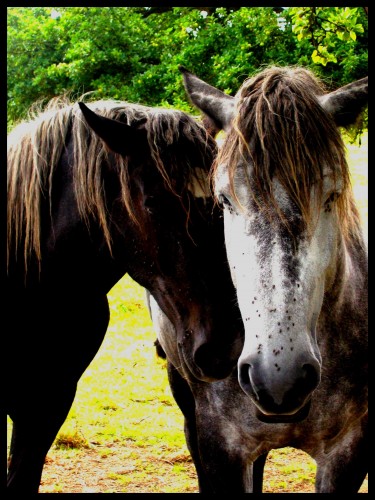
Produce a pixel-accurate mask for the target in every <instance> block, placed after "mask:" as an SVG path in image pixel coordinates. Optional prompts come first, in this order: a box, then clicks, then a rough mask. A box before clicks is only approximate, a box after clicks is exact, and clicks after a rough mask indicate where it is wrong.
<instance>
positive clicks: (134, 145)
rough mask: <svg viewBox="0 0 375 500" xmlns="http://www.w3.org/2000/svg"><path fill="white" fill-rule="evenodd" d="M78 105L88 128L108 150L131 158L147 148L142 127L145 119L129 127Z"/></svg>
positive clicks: (83, 105) (145, 133)
mask: <svg viewBox="0 0 375 500" xmlns="http://www.w3.org/2000/svg"><path fill="white" fill-rule="evenodd" d="M78 105H79V107H80V109H81V111H82V114H83V116H84V117H85V120H86V122H87V124H88V125H89V127H91V128H92V129H93V131H94V132H95V133H96V134H97V135H98V136H99V137H100V138H101V139H102V141H103V142H104V143H105V144H106V146H107V147H108V149H110V150H111V151H114V152H115V153H119V154H121V155H122V156H133V155H135V154H137V153H138V154H139V153H140V152H142V151H144V148H145V147H146V146H147V132H146V130H145V128H144V127H142V125H143V123H144V122H145V121H146V119H145V120H141V121H138V122H137V124H136V125H135V126H130V125H126V124H125V123H122V122H120V121H118V120H112V118H107V117H105V116H101V115H99V114H97V113H95V112H94V111H92V110H91V109H90V108H88V107H87V106H86V104H84V103H83V102H79V103H78Z"/></svg>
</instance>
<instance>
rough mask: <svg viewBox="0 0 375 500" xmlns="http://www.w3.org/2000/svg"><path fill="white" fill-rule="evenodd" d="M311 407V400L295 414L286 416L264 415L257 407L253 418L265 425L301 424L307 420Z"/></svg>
mask: <svg viewBox="0 0 375 500" xmlns="http://www.w3.org/2000/svg"><path fill="white" fill-rule="evenodd" d="M310 407H311V399H309V401H308V402H307V403H306V404H305V405H304V406H302V408H300V409H299V410H297V411H296V412H295V413H292V414H288V415H275V414H266V413H263V412H262V411H261V410H260V409H259V408H258V407H257V406H256V411H255V416H256V417H257V419H258V420H260V421H261V422H265V423H266V424H287V423H291V422H294V423H295V422H301V421H302V420H305V418H307V416H308V414H309V412H310Z"/></svg>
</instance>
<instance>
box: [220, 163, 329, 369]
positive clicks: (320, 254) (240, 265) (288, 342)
mask: <svg viewBox="0 0 375 500" xmlns="http://www.w3.org/2000/svg"><path fill="white" fill-rule="evenodd" d="M234 181H235V190H236V195H237V198H238V201H236V200H234V199H233V198H231V197H230V194H229V193H230V190H229V181H228V176H227V174H226V172H225V169H224V168H223V167H219V169H218V171H217V176H216V183H215V190H216V195H217V196H218V197H220V195H222V194H224V195H225V196H226V198H227V199H229V201H230V202H231V205H232V208H230V207H229V208H228V207H226V208H225V210H224V227H225V242H226V248H227V256H228V261H229V264H230V269H231V273H232V279H233V282H234V284H235V286H236V289H237V297H238V303H239V307H240V310H241V315H242V319H243V322H244V326H245V344H244V348H243V352H242V355H241V358H240V359H243V358H246V357H249V356H254V355H255V354H257V355H258V356H259V359H260V358H262V362H263V363H266V364H267V363H268V362H269V363H270V369H271V368H272V370H273V372H271V375H270V376H272V373H274V371H275V370H276V372H277V370H278V369H281V368H280V367H282V368H283V369H285V368H287V367H288V366H289V364H292V363H293V358H294V356H298V355H301V353H306V352H309V353H311V354H312V355H313V356H314V357H316V358H319V357H320V355H319V352H318V348H317V345H316V342H315V338H314V331H315V326H316V322H317V319H318V317H319V313H320V309H321V305H322V300H323V296H324V291H325V289H326V287H327V286H329V284H330V280H331V279H332V276H333V273H334V265H335V261H336V259H335V256H336V253H335V249H336V238H337V230H336V229H335V223H334V216H333V215H332V213H331V212H329V211H326V210H325V208H324V206H323V205H322V206H321V207H317V208H318V209H317V214H318V216H317V218H316V220H315V221H314V230H313V232H312V235H311V237H307V235H306V234H303V235H301V236H302V238H300V239H299V241H298V250H297V253H295V254H293V255H292V252H291V250H290V249H291V246H288V245H286V244H285V237H286V235H285V232H284V234H283V237H281V236H280V234H278V231H277V230H276V229H275V228H272V227H271V226H270V222H269V221H268V220H267V218H266V217H265V216H263V215H260V214H259V212H257V213H255V212H254V209H253V208H252V203H250V200H251V199H252V194H251V192H250V190H249V187H248V182H247V181H246V179H244V178H243V175H241V169H238V173H236V176H235V179H234ZM273 189H274V193H275V197H276V199H277V200H278V204H279V207H280V209H281V211H283V212H284V211H285V209H288V208H290V207H289V203H290V202H289V200H288V197H287V195H286V192H285V190H284V189H283V188H282V186H281V185H280V184H279V182H278V181H277V180H275V181H274V185H273ZM331 189H332V181H331V180H330V178H329V177H328V176H327V180H326V181H325V186H324V195H323V200H324V199H326V198H325V197H326V196H327V195H328V194H329V192H330V190H331ZM288 263H289V266H291V267H293V266H294V268H295V271H296V272H295V274H293V273H291V270H290V269H288ZM303 355H305V354H303ZM267 360H268V361H267ZM275 376H276V375H275Z"/></svg>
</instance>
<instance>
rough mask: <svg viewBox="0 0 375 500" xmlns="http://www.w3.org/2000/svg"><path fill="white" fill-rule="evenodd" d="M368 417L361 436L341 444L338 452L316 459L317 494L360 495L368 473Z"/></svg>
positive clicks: (363, 424)
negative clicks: (359, 492) (359, 491)
mask: <svg viewBox="0 0 375 500" xmlns="http://www.w3.org/2000/svg"><path fill="white" fill-rule="evenodd" d="M366 429H367V417H366V422H363V423H362V429H361V430H360V436H357V438H356V439H353V438H351V439H350V438H349V439H347V440H345V437H344V440H345V442H344V443H340V444H339V445H338V446H337V449H336V450H332V451H330V453H329V455H327V457H325V458H324V460H322V459H320V458H319V459H316V462H317V473H316V481H315V491H316V493H349V494H350V493H358V490H359V489H360V487H361V486H362V483H363V481H364V480H365V478H366V474H367V472H368V436H367V433H366Z"/></svg>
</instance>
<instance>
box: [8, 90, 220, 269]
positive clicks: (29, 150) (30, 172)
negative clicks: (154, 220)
mask: <svg viewBox="0 0 375 500" xmlns="http://www.w3.org/2000/svg"><path fill="white" fill-rule="evenodd" d="M90 107H91V108H92V109H93V110H96V111H98V112H99V113H100V114H101V115H103V116H106V117H109V118H112V119H116V120H120V121H122V122H124V123H127V124H131V123H133V122H136V121H138V120H140V119H144V118H146V123H145V128H146V130H147V135H148V142H149V148H150V155H151V158H152V160H153V162H154V164H155V167H156V168H157V169H158V170H159V172H160V173H161V175H162V176H163V178H164V181H165V183H166V185H167V186H168V188H169V189H171V190H172V191H173V182H172V180H171V179H173V178H174V177H173V176H178V178H179V179H184V185H187V184H188V183H189V182H190V181H191V178H192V177H193V176H194V175H196V169H195V168H194V167H195V166H196V165H193V164H192V163H194V154H195V155H199V156H200V166H201V167H202V166H203V167H204V168H205V169H207V171H208V170H209V168H210V166H211V162H212V160H213V155H214V149H215V144H214V141H213V140H212V139H211V138H209V137H208V135H207V133H206V131H205V129H204V127H203V126H202V125H200V124H199V123H198V122H197V121H196V120H194V119H193V118H192V117H190V116H188V115H186V114H185V113H183V112H180V111H177V110H169V109H164V108H149V107H146V106H141V105H135V104H129V103H124V102H113V101H97V102H95V103H91V104H90ZM182 137H183V138H184V140H186V141H187V143H189V142H190V147H188V146H186V149H187V151H186V152H183V151H181V152H180V153H181V154H180V155H179V157H177V156H176V154H174V155H172V156H171V157H168V158H166V151H167V150H168V146H169V145H171V144H173V143H174V142H176V141H181V138H182ZM68 140H69V141H71V143H72V145H73V165H72V169H73V173H74V174H73V176H74V190H75V197H76V200H77V204H78V209H79V211H80V214H81V216H82V218H83V219H84V220H86V221H88V220H89V219H90V218H91V219H93V220H95V221H97V223H98V224H99V225H100V227H101V228H102V230H103V233H104V236H105V239H106V241H107V244H108V245H109V247H110V246H111V235H110V230H109V221H108V211H107V207H106V199H105V189H104V186H103V176H102V170H103V165H105V164H107V165H108V164H109V162H111V166H112V168H113V170H114V171H116V172H117V174H118V178H119V181H120V184H121V196H122V200H123V203H124V205H125V207H126V209H127V210H128V213H129V216H130V217H132V219H133V220H134V221H135V222H136V214H135V212H134V210H133V206H132V200H131V197H130V193H129V182H128V181H129V179H128V168H127V167H128V161H129V159H128V158H127V157H122V156H120V155H118V154H114V153H109V152H108V150H107V149H106V147H105V146H104V144H103V141H101V140H100V139H99V138H98V136H97V135H96V134H94V133H93V132H92V130H91V129H90V128H89V127H88V126H87V124H86V122H85V120H84V119H83V117H82V113H81V111H80V109H79V107H78V105H77V104H72V103H70V102H67V101H66V100H63V101H62V100H59V99H55V100H53V101H51V103H50V104H49V105H48V106H47V108H46V109H45V110H44V111H43V112H40V113H37V114H35V116H33V117H32V118H31V119H30V120H29V121H27V122H24V123H21V124H20V125H18V126H17V127H16V128H15V129H14V130H13V131H12V132H11V133H10V134H9V135H8V155H7V188H8V207H7V209H8V211H7V213H8V216H7V237H8V263H9V258H10V254H12V255H17V254H18V253H19V251H20V250H21V251H23V253H24V260H25V266H27V261H28V259H29V258H30V257H31V255H32V254H34V255H35V257H36V258H37V259H38V260H39V261H40V259H41V241H40V236H41V225H40V221H41V214H40V205H41V201H42V199H43V198H46V199H49V201H50V207H51V196H52V189H53V182H52V180H53V174H54V171H55V169H56V167H57V165H58V163H59V161H60V158H61V155H62V152H63V150H64V148H65V147H66V146H67V141H68ZM182 159H183V160H182ZM199 181H200V179H198V182H199Z"/></svg>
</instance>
